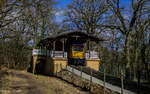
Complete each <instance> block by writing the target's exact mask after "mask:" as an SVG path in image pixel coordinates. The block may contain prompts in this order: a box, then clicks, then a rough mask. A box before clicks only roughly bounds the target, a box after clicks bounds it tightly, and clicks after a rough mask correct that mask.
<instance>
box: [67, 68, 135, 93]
mask: <svg viewBox="0 0 150 94" xmlns="http://www.w3.org/2000/svg"><path fill="white" fill-rule="evenodd" d="M66 70H67V71H69V72H72V71H73V74H75V75H77V76H80V75H81V71H80V70H81V67H78V66H67V67H66ZM82 71H83V72H82V78H84V79H87V80H90V79H91V76H90V73H91V72H90V71H91V70H90V69H89V68H85V67H82ZM103 78H104V77H103V74H102V73H100V72H97V71H94V70H92V82H93V83H97V84H99V85H101V86H104V81H103ZM106 78H107V79H106V83H105V86H106V88H108V89H110V90H112V91H115V92H118V93H121V88H120V86H121V84H120V83H121V82H120V79H119V78H114V77H110V76H107V77H106ZM128 88H130V87H128ZM128 88H127V87H126V88H125V89H124V91H123V92H124V94H136V93H135V92H136V91H134V92H133V91H132V90H128Z"/></svg>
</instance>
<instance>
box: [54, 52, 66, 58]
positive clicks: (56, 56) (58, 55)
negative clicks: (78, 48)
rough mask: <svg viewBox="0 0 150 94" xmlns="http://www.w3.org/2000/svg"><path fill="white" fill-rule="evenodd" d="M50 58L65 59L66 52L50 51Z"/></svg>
mask: <svg viewBox="0 0 150 94" xmlns="http://www.w3.org/2000/svg"><path fill="white" fill-rule="evenodd" d="M51 57H55V58H67V52H63V51H51Z"/></svg>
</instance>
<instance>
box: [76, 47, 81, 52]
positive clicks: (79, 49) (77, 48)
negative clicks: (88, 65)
mask: <svg viewBox="0 0 150 94" xmlns="http://www.w3.org/2000/svg"><path fill="white" fill-rule="evenodd" d="M74 51H78V52H82V51H83V48H79V47H75V48H74Z"/></svg>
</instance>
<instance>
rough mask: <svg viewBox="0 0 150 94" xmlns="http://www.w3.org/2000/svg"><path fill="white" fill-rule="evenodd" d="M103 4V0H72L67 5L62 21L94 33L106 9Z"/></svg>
mask: <svg viewBox="0 0 150 94" xmlns="http://www.w3.org/2000/svg"><path fill="white" fill-rule="evenodd" d="M105 5H106V3H105V1H104V0H73V2H72V3H71V4H70V5H68V11H67V12H66V13H65V16H66V17H67V18H66V19H65V20H64V22H67V23H71V25H73V26H74V27H76V29H78V30H83V31H86V32H88V33H91V34H94V33H95V32H96V31H98V30H99V24H101V23H102V21H103V19H102V18H103V14H104V13H105V12H106V10H107V7H106V6H105ZM74 27H73V28H74Z"/></svg>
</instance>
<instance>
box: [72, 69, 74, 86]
mask: <svg viewBox="0 0 150 94" xmlns="http://www.w3.org/2000/svg"><path fill="white" fill-rule="evenodd" d="M72 83H74V69H73V68H72Z"/></svg>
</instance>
